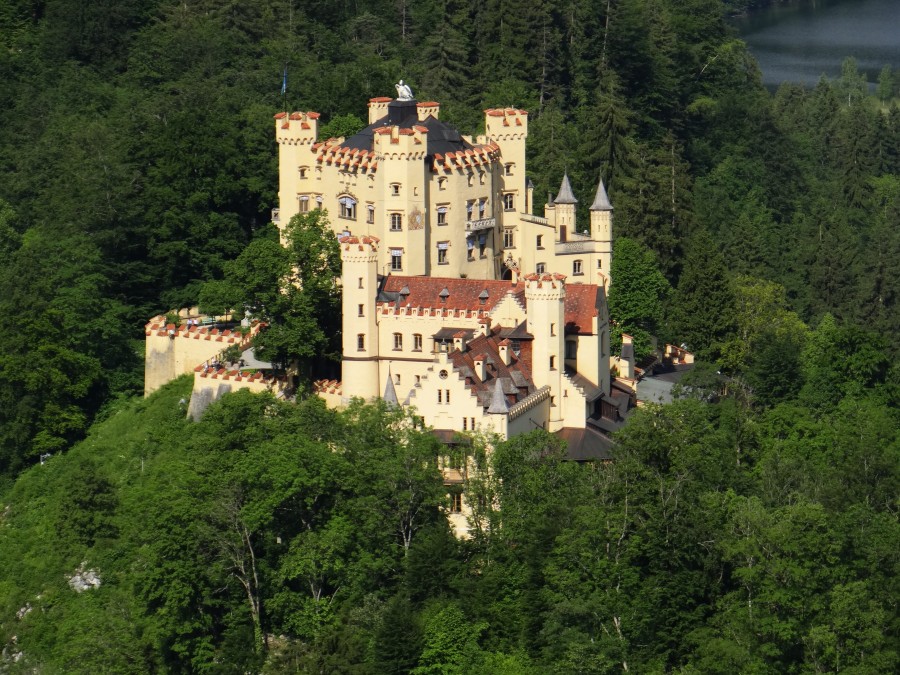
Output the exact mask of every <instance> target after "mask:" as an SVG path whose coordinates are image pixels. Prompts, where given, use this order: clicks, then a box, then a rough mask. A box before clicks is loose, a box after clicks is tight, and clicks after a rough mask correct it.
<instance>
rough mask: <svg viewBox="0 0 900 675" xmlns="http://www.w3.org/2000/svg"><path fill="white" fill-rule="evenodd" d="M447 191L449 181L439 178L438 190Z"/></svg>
mask: <svg viewBox="0 0 900 675" xmlns="http://www.w3.org/2000/svg"><path fill="white" fill-rule="evenodd" d="M446 189H447V179H446V178H438V190H446Z"/></svg>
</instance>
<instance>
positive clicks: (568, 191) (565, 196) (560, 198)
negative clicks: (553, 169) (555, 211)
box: [553, 173, 578, 204]
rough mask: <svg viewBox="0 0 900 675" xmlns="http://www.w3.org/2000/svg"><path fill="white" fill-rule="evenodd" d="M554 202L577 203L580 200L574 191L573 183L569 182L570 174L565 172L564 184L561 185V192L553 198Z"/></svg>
mask: <svg viewBox="0 0 900 675" xmlns="http://www.w3.org/2000/svg"><path fill="white" fill-rule="evenodd" d="M553 203H554V204H577V203H578V200H577V199H575V195H574V193H573V192H572V185H571V184H570V183H569V174H568V173H564V174H563V179H562V185H560V186H559V194H558V195H556V199H554V200H553Z"/></svg>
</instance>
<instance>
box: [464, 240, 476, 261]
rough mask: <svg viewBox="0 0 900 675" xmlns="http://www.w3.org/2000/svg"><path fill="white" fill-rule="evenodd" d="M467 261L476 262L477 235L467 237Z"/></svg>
mask: <svg viewBox="0 0 900 675" xmlns="http://www.w3.org/2000/svg"><path fill="white" fill-rule="evenodd" d="M466 259H467V260H475V235H470V236H468V237H466Z"/></svg>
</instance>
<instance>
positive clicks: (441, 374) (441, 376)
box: [438, 370, 450, 380]
mask: <svg viewBox="0 0 900 675" xmlns="http://www.w3.org/2000/svg"><path fill="white" fill-rule="evenodd" d="M449 374H450V373H448V372H447V371H446V370H442V371H441V372H439V373H438V377H440V378H441V379H442V380H446V379H447V376H448V375H449Z"/></svg>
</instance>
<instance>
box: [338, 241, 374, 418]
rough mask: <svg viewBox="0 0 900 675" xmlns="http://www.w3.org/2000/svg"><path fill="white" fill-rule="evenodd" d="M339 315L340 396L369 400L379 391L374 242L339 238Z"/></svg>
mask: <svg viewBox="0 0 900 675" xmlns="http://www.w3.org/2000/svg"><path fill="white" fill-rule="evenodd" d="M339 241H340V246H341V262H342V263H343V273H342V276H341V279H342V282H343V288H342V289H341V311H342V312H343V320H342V323H341V326H342V329H343V362H342V364H341V380H342V387H343V396H344V397H345V398H346V399H347V400H349V399H351V398H353V397H355V396H359V397H360V398H363V399H366V400H370V399H373V398H376V397H377V396H378V395H379V393H380V391H379V385H380V382H379V381H378V324H377V321H376V316H375V295H376V293H377V291H378V287H377V286H378V274H377V273H378V238H377V237H355V236H349V237H341V238H340V239H339Z"/></svg>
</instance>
